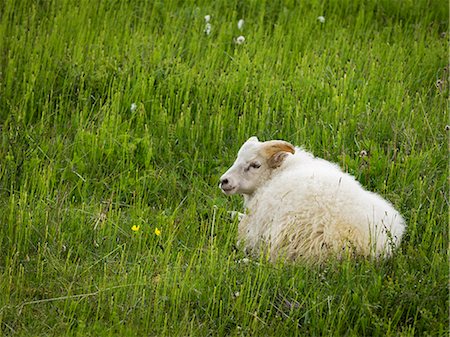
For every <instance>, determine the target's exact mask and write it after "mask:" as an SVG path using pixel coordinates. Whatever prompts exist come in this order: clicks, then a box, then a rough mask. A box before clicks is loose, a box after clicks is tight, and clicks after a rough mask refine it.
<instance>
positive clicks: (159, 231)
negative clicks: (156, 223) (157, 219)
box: [155, 227, 161, 236]
mask: <svg viewBox="0 0 450 337" xmlns="http://www.w3.org/2000/svg"><path fill="white" fill-rule="evenodd" d="M155 234H156V235H157V236H160V235H161V230H160V229H158V227H156V228H155Z"/></svg>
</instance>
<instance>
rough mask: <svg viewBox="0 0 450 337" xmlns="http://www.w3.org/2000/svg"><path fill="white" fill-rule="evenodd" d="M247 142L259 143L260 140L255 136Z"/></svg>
mask: <svg viewBox="0 0 450 337" xmlns="http://www.w3.org/2000/svg"><path fill="white" fill-rule="evenodd" d="M247 142H259V140H258V137H256V136H253V137H250V138H249V139H247Z"/></svg>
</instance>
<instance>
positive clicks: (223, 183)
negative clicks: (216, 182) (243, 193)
mask: <svg viewBox="0 0 450 337" xmlns="http://www.w3.org/2000/svg"><path fill="white" fill-rule="evenodd" d="M228 182H229V181H228V179H227V178H224V179H220V185H226V184H228Z"/></svg>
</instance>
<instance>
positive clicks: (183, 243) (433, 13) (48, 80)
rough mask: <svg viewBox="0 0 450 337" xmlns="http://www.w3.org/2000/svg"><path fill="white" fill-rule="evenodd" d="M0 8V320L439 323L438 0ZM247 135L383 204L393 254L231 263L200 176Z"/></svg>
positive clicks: (62, 3) (228, 224)
mask: <svg viewBox="0 0 450 337" xmlns="http://www.w3.org/2000/svg"><path fill="white" fill-rule="evenodd" d="M207 14H209V15H211V21H210V24H211V33H210V34H209V35H207V34H205V32H204V30H205V19H204V16H205V15H207ZM321 15H323V16H324V17H325V22H324V23H321V22H320V21H319V20H318V19H317V18H318V16H321ZM0 16H1V18H0V331H1V332H0V334H4V335H18V336H22V335H23V336H25V335H33V336H36V335H49V336H50V335H53V336H62V335H77V336H100V335H101V336H128V335H130V336H132V335H136V336H188V335H191V336H207V335H219V336H220V335H222V336H225V335H242V336H250V335H254V336H271V335H272V336H296V335H297V336H339V335H345V336H427V335H430V336H448V333H449V330H448V324H449V320H448V304H449V303H448V288H447V286H448V278H449V268H448V257H447V247H448V193H447V192H448V190H447V188H448V186H447V177H448V170H447V158H448V157H447V156H448V134H447V133H448V131H446V124H448V119H447V118H448V115H447V105H448V82H447V77H448V70H447V72H446V70H445V69H444V68H445V67H447V65H448V62H449V61H448V45H449V40H448V38H449V35H448V33H449V32H448V3H447V2H446V1H427V0H418V1H391V0H381V1H377V0H369V1H356V0H333V1H327V2H319V1H317V0H307V1H292V0H285V1H264V0H261V1H253V0H252V1H245V2H242V1H235V2H230V1H222V0H220V1H215V2H211V3H210V2H207V1H203V0H200V1H197V2H194V1H190V0H188V1H175V0H174V1H164V2H162V1H118V0H117V1H114V0H111V1H100V0H99V1H88V0H81V1H72V0H58V1H56V0H55V1H51V0H40V1H32V0H21V1H15V0H3V1H1V2H0ZM241 18H242V19H244V20H245V24H244V28H243V30H242V31H240V30H239V29H238V27H237V22H238V20H239V19H241ZM239 35H243V36H244V37H245V42H244V43H243V44H240V45H239V44H236V43H235V42H234V40H235V38H236V37H237V36H239ZM437 80H441V82H440V83H439V84H438V85H437V86H436V82H437ZM133 103H134V104H135V106H134V105H133V109H132V108H131V107H132V104H133ZM252 135H257V136H258V137H259V138H260V139H263V140H268V139H276V138H281V139H285V140H288V141H290V142H292V143H294V144H297V145H303V146H304V147H305V148H307V149H309V150H311V151H312V152H314V153H315V154H316V155H317V156H321V157H323V158H326V159H328V160H331V161H334V162H337V163H339V164H340V165H341V166H342V167H343V168H345V169H346V170H347V171H349V172H350V173H351V174H353V175H355V176H356V177H357V179H358V180H359V181H361V183H362V184H363V185H364V186H366V187H367V188H368V189H370V190H373V191H376V192H378V193H380V194H382V195H383V196H385V197H386V198H388V199H389V200H391V201H392V202H393V203H394V205H395V206H396V207H397V208H398V209H399V210H400V211H401V212H402V214H403V215H404V216H405V218H406V219H407V223H408V230H407V235H406V237H405V238H404V242H403V243H402V245H401V249H400V250H399V251H398V252H397V254H396V255H395V256H394V257H393V258H392V259H389V260H386V261H372V260H364V259H358V260H343V261H329V263H328V264H326V265H322V266H309V265H307V264H305V263H297V264H289V265H282V264H276V265H271V264H270V263H268V262H267V261H265V260H264V259H263V258H261V259H260V260H254V259H250V260H248V261H247V259H246V258H245V255H244V254H243V252H242V251H240V250H239V249H236V247H235V241H236V228H237V223H236V222H235V221H234V222H233V221H231V220H230V217H229V215H228V213H227V212H228V211H230V210H241V209H242V201H241V200H240V198H238V197H234V198H227V197H225V196H224V195H223V194H221V192H220V190H219V189H218V187H217V183H218V179H219V177H220V175H221V174H222V173H223V172H224V171H225V170H226V169H227V167H228V166H230V165H231V163H232V162H233V161H234V158H235V155H236V153H237V150H238V149H239V147H240V145H241V144H242V143H243V142H244V141H245V140H246V139H247V138H248V137H249V136H252ZM363 150H364V151H367V152H368V154H369V155H368V156H360V152H361V151H363ZM133 226H136V227H134V229H138V230H137V231H133V230H132V227H133ZM156 229H158V230H159V231H160V233H158V234H159V235H157V234H156V233H155V230H156ZM244 258H245V259H244Z"/></svg>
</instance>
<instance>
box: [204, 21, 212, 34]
mask: <svg viewBox="0 0 450 337" xmlns="http://www.w3.org/2000/svg"><path fill="white" fill-rule="evenodd" d="M205 33H206V35H209V34H211V24H210V23H209V22H208V23H207V24H206V26H205Z"/></svg>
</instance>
